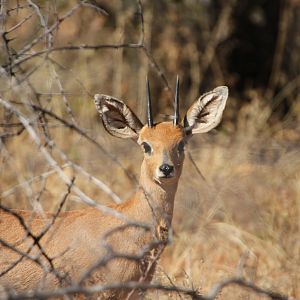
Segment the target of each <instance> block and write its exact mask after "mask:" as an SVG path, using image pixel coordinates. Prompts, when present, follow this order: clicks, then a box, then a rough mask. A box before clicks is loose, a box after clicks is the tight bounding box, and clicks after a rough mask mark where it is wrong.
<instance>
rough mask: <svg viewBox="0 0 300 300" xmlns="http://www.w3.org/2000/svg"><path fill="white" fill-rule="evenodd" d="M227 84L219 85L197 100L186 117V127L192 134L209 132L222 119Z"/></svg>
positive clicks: (226, 95)
mask: <svg viewBox="0 0 300 300" xmlns="http://www.w3.org/2000/svg"><path fill="white" fill-rule="evenodd" d="M227 98H228V88H227V86H219V87H217V88H215V89H214V90H213V91H211V92H208V93H206V94H204V95H202V96H201V97H200V98H199V99H198V100H197V101H195V102H194V103H193V104H192V106H191V107H190V109H189V110H188V111H187V113H186V115H185V117H184V127H185V128H186V130H187V131H190V132H191V133H192V134H195V133H203V132H208V131H209V130H211V129H213V128H215V127H216V126H217V125H218V124H219V123H220V121H221V118H222V114H223V110H224V108H225V104H226V100H227Z"/></svg>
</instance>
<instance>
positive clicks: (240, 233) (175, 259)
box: [0, 1, 300, 300]
mask: <svg viewBox="0 0 300 300" xmlns="http://www.w3.org/2000/svg"><path fill="white" fill-rule="evenodd" d="M66 2H67V1H66ZM49 3H50V2H49ZM74 3H75V1H73V2H72V1H69V2H68V4H65V5H58V6H59V7H58V10H59V12H60V13H63V12H65V11H66V10H67V9H68V8H70V7H71V6H72V5H73V4H74ZM191 3H192V2H191ZM106 5H108V8H109V9H110V12H111V14H112V17H111V18H112V19H113V21H111V19H108V18H105V17H104V16H103V15H99V14H97V13H95V12H94V11H92V10H88V9H84V10H82V11H81V12H79V13H78V14H75V15H74V16H73V17H72V18H70V19H68V20H66V22H64V23H62V25H61V27H60V28H59V30H58V32H57V33H56V40H55V43H56V46H60V45H64V44H68V43H70V44H80V43H87V44H88V43H91V44H92V43H94V44H97V43H98V42H101V43H119V42H122V41H123V39H124V37H126V38H127V39H128V40H136V39H137V38H138V32H139V30H138V29H139V28H138V26H137V25H136V22H137V21H136V20H134V22H133V21H132V18H133V15H134V13H135V12H136V6H132V5H128V6H126V5H124V7H123V6H122V5H117V4H116V3H114V4H111V3H110V2H108V3H106ZM170 7H171V8H170V10H169V13H170V15H169V16H168V21H170V20H171V21H172V20H173V19H174V18H175V19H176V16H177V15H176V10H175V6H172V5H171V6H170ZM153 10H154V7H152V5H151V2H149V3H148V2H147V3H146V4H145V14H144V17H145V27H146V35H145V38H146V40H147V42H149V44H150V41H152V40H153V41H152V42H153V50H152V52H153V54H154V56H155V58H156V59H157V60H158V61H159V63H160V65H161V66H162V67H164V70H165V72H166V75H167V76H168V78H169V79H174V78H175V76H176V74H175V73H176V72H180V70H178V68H179V67H180V65H188V66H191V67H190V68H187V69H188V72H189V73H188V74H187V71H186V70H185V75H187V76H189V79H190V80H191V82H190V84H186V83H184V84H183V89H182V94H184V95H183V97H182V98H184V97H185V95H188V96H187V97H186V98H187V99H185V98H184V102H183V103H182V107H188V106H189V104H190V103H191V101H193V100H194V98H195V97H196V96H197V95H198V90H197V89H198V88H199V86H198V84H199V80H200V79H201V76H203V74H202V73H201V63H200V62H199V61H198V60H199V57H198V55H196V54H195V52H197V49H198V48H197V41H195V40H194V39H193V32H192V30H191V28H190V27H188V26H187V25H186V24H185V25H184V26H183V25H182V27H180V32H183V33H184V34H183V36H187V37H188V39H190V41H189V43H186V44H182V43H179V41H178V40H176V38H175V36H176V32H177V31H176V30H175V29H177V28H175V26H173V25H171V26H170V24H169V25H168V26H167V24H166V26H165V27H164V28H162V29H161V30H162V32H161V33H159V39H155V38H156V36H151V34H153V33H152V31H151V30H152V29H153V28H154V29H155V26H157V24H156V23H155V18H154V17H153ZM189 11H192V10H191V9H190V10H187V12H189ZM177 13H178V12H177ZM195 13H197V12H195ZM204 13H205V12H204ZM25 15H26V13H25V12H24V11H20V12H19V14H18V15H17V16H15V17H12V18H11V19H8V21H7V22H8V23H7V24H8V25H7V26H8V27H11V26H13V25H15V24H17V23H18V22H19V21H20V20H22V18H23V17H24V16H25ZM176 20H177V22H178V24H181V23H180V22H183V21H184V20H180V19H176ZM171 21H170V22H171ZM225 21H226V20H225ZM227 21H228V20H227ZM37 22H38V18H37V17H36V16H35V17H33V18H32V19H31V20H30V21H29V22H27V23H26V24H24V26H22V27H21V28H20V29H19V30H18V31H17V32H16V36H17V37H18V39H16V40H15V41H13V42H12V43H14V44H13V45H14V47H15V48H18V47H19V46H20V45H22V43H23V42H24V41H26V40H27V39H29V37H30V35H32V34H33V32H34V30H33V29H34V26H36V24H37ZM201 22H204V23H205V22H207V21H205V18H203V19H202V21H201ZM171 23H172V22H171ZM187 24H188V23H187ZM227 25H228V24H227ZM178 26H179V25H178ZM199 26H200V28H202V27H201V26H204V27H205V26H208V24H206V25H205V24H204V25H203V24H200V25H199ZM228 26H229V25H228ZM204 27H203V28H204ZM83 28H84V29H85V30H83ZM203 28H202V29H203ZM205 28H206V27H205ZM154 29H153V30H154ZM208 29H209V28H206V30H208ZM225 29H226V30H228V28H227V26H226V27H225ZM225 29H224V30H225ZM190 30H191V32H190ZM197 30H198V29H197ZM226 30H225V31H226ZM124 32H127V33H128V32H130V34H128V36H127V35H125V33H124ZM156 34H157V32H156ZM223 34H224V35H225V36H226V34H227V33H226V32H224V33H223ZM205 36H207V40H209V32H206V33H205V31H204V33H203V39H204V38H205ZM151 39H152V40H151ZM204 40H205V39H204ZM204 44H205V43H204ZM37 48H38V47H37ZM36 50H38V49H36ZM204 50H205V49H204ZM201 55H202V54H201ZM201 55H200V54H199V56H201ZM183 57H184V59H185V60H184V59H183ZM0 58H1V59H2V57H0ZM51 58H53V59H55V60H56V61H58V62H60V63H61V64H62V65H63V66H64V68H61V67H59V66H58V65H56V64H53V63H50V62H49V61H47V60H44V59H42V58H39V59H36V60H31V61H29V62H28V63H26V64H25V65H23V67H24V68H25V70H26V72H30V70H31V68H34V67H36V66H37V65H38V64H39V63H42V65H41V66H40V67H39V68H38V69H37V70H36V71H35V72H34V73H33V74H31V75H30V76H29V79H30V82H31V84H32V85H33V86H34V87H35V88H36V89H37V91H38V92H40V93H42V94H43V95H42V96H41V98H40V101H41V106H43V107H45V108H47V109H49V110H51V111H53V112H55V113H57V114H58V115H59V116H62V117H64V118H65V119H68V120H70V118H69V117H70V116H69V115H68V114H67V113H66V107H65V105H64V103H63V101H62V97H60V96H55V95H53V93H57V92H59V89H58V82H57V80H56V76H54V73H55V72H56V73H57V74H58V77H59V78H60V80H61V83H62V85H63V87H64V90H65V91H66V92H67V93H71V95H68V97H67V99H68V103H69V104H70V106H71V109H72V111H73V113H74V115H75V120H76V121H77V122H78V125H79V127H80V128H82V129H84V130H85V131H86V132H87V133H88V134H89V135H90V136H92V137H95V139H96V140H97V141H98V142H99V143H100V144H101V145H102V146H103V148H104V149H106V150H107V151H109V152H110V153H112V154H114V155H115V156H116V157H118V159H119V161H120V162H121V163H122V165H123V166H124V167H125V168H126V169H127V170H129V171H131V172H132V173H133V174H135V175H136V176H137V177H138V174H139V168H140V162H141V160H142V154H141V151H140V149H139V148H138V146H135V145H134V143H133V142H132V141H123V140H116V139H113V138H111V137H110V136H108V135H107V133H105V132H104V130H103V128H102V126H101V125H100V122H99V119H98V116H97V113H96V111H95V109H94V104H93V101H91V96H89V95H88V94H94V93H96V92H101V93H104V94H112V95H114V96H116V97H121V98H123V99H124V100H125V101H126V103H127V104H129V105H130V106H131V107H132V108H133V109H134V110H135V111H137V113H138V115H139V116H141V117H142V116H143V115H144V103H143V102H144V92H145V86H144V82H145V80H144V78H145V75H146V74H147V73H148V72H149V66H148V63H149V62H148V60H147V58H146V57H145V56H144V55H143V54H142V53H140V52H138V50H133V49H127V50H121V49H119V50H111V49H110V50H103V51H100V52H92V51H81V52H68V53H53V54H52V55H51ZM181 58H182V60H181ZM201 58H202V57H201ZM212 59H214V58H212ZM178 66H179V67H178ZM219 67H220V66H219V61H218V59H217V58H215V60H213V61H212V71H211V72H212V73H213V74H214V78H215V80H214V82H213V83H211V85H214V84H215V83H216V82H217V83H218V84H220V85H221V84H229V88H230V82H227V80H226V79H227V78H225V77H226V76H220V77H218V76H217V75H218V74H219V73H222V72H221V71H222V70H219V69H218V68H219ZM151 70H153V69H151ZM214 70H218V72H219V73H218V72H217V73H214ZM156 73H157V72H156V71H154V72H153V73H151V76H152V77H155V79H156V80H153V81H152V83H153V92H154V93H153V94H154V98H155V99H159V102H158V101H157V102H156V103H157V104H156V105H155V112H157V111H156V110H159V113H167V114H168V113H170V110H171V106H170V99H171V97H170V95H169V93H168V92H166V90H165V89H164V88H163V83H162V81H161V80H160V78H159V76H157V74H156ZM200 74H201V76H200ZM216 74H217V75H216ZM221 75H222V74H221ZM19 76H20V78H22V76H21V75H20V74H19ZM199 76H200V77H199ZM0 80H1V81H0V87H1V96H2V97H5V98H6V99H9V100H13V101H20V102H22V103H28V101H29V100H30V101H35V100H33V95H32V91H30V89H29V88H28V85H27V84H26V82H24V83H22V84H21V85H16V84H15V82H13V81H11V80H10V79H7V78H6V79H5V78H0ZM230 80H234V79H232V78H228V81H230ZM170 81H171V82H172V80H170ZM206 81H207V80H206ZM202 84H203V82H202ZM203 92H204V91H203ZM49 93H50V94H49ZM233 94H235V93H234V92H233ZM262 94H263V93H262V91H260V90H250V91H249V100H250V101H249V103H248V104H246V105H243V106H242V109H241V110H240V111H238V110H237V107H238V105H237V103H239V101H240V100H241V99H235V98H233V97H232V98H229V103H228V108H227V110H226V112H225V117H224V122H223V124H222V126H221V127H220V128H219V129H218V130H217V131H216V132H214V133H212V134H207V135H203V136H201V137H199V136H197V137H194V138H193V140H192V141H191V143H190V145H189V146H188V148H187V149H188V151H190V153H191V155H192V157H193V160H194V162H195V164H196V165H197V166H198V167H199V168H200V170H201V172H202V174H203V175H204V177H205V178H206V180H205V181H204V180H203V178H202V176H201V175H200V174H199V173H198V171H197V170H196V168H195V167H194V165H193V163H192V162H191V161H190V160H189V158H188V156H187V157H186V162H185V167H184V171H183V174H182V179H181V182H180V186H179V190H178V193H177V197H176V204H175V215H174V220H173V226H174V231H175V235H174V240H173V242H172V244H171V245H169V246H168V247H167V249H166V250H165V252H164V253H163V255H162V257H161V260H160V265H159V268H158V270H157V274H156V277H155V280H156V281H161V282H164V283H170V281H172V282H174V283H175V284H178V285H181V286H188V287H196V288H198V289H199V290H200V291H203V292H207V291H208V290H209V289H210V288H211V287H212V285H213V284H214V283H216V282H217V281H219V280H221V279H224V278H228V277H230V276H232V275H243V276H245V278H247V279H249V280H251V281H253V282H255V283H257V284H258V285H259V286H262V287H264V288H271V289H273V290H275V291H278V292H281V293H283V294H286V295H288V296H291V297H295V298H300V273H299V266H300V235H299V232H300V150H299V149H300V148H299V146H300V144H299V141H300V128H299V126H298V127H295V126H294V127H291V126H289V119H285V120H280V121H278V122H276V123H273V124H272V126H269V125H267V124H270V122H268V121H269V119H270V118H271V114H272V107H271V104H266V102H265V101H263V97H262ZM295 97H297V96H295ZM298 97H299V96H298ZM136 99H139V100H136ZM295 99H297V98H295ZM294 102H295V104H293V105H294V106H293V112H294V117H295V119H296V120H299V119H300V118H299V116H300V114H299V101H298V102H297V101H294ZM297 103H298V104H297ZM19 108H20V109H21V110H22V111H23V112H24V113H25V114H26V115H27V116H28V117H29V118H33V121H35V119H34V118H36V115H37V114H35V113H33V112H32V111H31V110H30V109H28V108H26V107H25V105H24V106H19ZM0 113H1V118H3V120H1V122H0V123H2V121H3V122H4V121H6V120H8V122H11V121H17V119H14V118H13V117H10V116H7V114H6V113H5V112H4V110H3V108H0ZM157 118H158V119H159V118H160V116H159V115H158V114H157ZM48 121H49V123H48V128H49V132H50V136H51V139H52V140H53V141H55V143H56V145H57V146H58V148H60V149H62V150H63V151H64V152H65V153H66V154H67V156H68V158H69V159H70V160H71V161H74V162H76V163H77V164H78V165H80V166H82V167H83V168H84V169H85V170H87V171H88V172H89V173H90V174H92V175H94V176H95V177H97V178H99V179H101V180H103V181H104V182H105V183H107V184H108V185H109V186H110V187H111V188H112V190H113V191H114V192H115V193H116V194H118V195H119V196H120V197H121V198H122V199H127V198H129V197H130V196H131V195H132V194H133V193H134V191H135V188H136V185H135V183H133V182H132V181H131V180H130V179H128V178H127V177H126V176H125V174H124V171H123V170H122V169H121V168H120V167H119V166H118V165H117V164H115V163H114V162H113V161H112V160H111V159H110V158H108V156H107V155H105V154H103V153H102V152H101V151H99V150H98V149H97V148H96V147H95V146H94V145H92V144H91V143H89V142H88V141H86V140H85V139H84V138H83V137H82V136H80V135H79V134H76V133H75V132H74V131H72V130H70V129H67V128H65V127H62V126H61V124H59V122H57V121H55V120H53V119H51V118H48ZM293 124H295V123H293ZM35 128H36V130H37V131H38V132H39V134H40V136H41V137H43V131H42V126H41V124H40V123H39V122H36V123H35ZM2 131H3V132H4V131H5V130H4V129H3V130H2ZM0 150H1V152H0V154H1V157H0V159H1V164H0V178H1V180H0V193H1V194H2V193H5V192H7V191H9V190H10V189H12V188H13V189H14V190H13V192H12V193H11V194H10V195H7V196H5V197H2V198H1V199H0V201H1V203H2V204H4V205H6V206H9V207H15V208H25V209H32V208H34V209H40V208H41V207H42V208H43V209H45V210H50V211H53V210H54V209H55V207H57V205H58V204H59V201H60V200H61V198H62V196H63V194H64V193H65V192H66V189H67V187H66V186H65V185H64V184H63V183H62V182H61V180H60V179H59V177H58V175H56V174H55V173H51V170H50V169H49V166H48V164H47V162H46V161H45V160H44V158H43V157H42V155H41V154H40V152H39V151H38V149H37V148H36V146H35V145H34V143H33V142H32V141H31V140H30V138H29V136H28V134H27V133H26V132H24V133H22V134H21V135H19V136H16V137H13V138H11V139H8V140H7V141H6V142H5V144H3V145H2V144H0ZM49 151H51V154H52V155H53V157H54V158H55V159H56V160H57V162H58V163H60V164H61V165H63V164H64V162H63V161H62V160H61V158H60V156H59V154H58V152H57V150H56V148H55V149H53V150H51V149H49ZM64 170H65V172H66V173H67V174H68V175H70V176H75V178H76V179H75V183H76V184H77V185H78V186H79V187H80V188H81V189H82V190H83V191H84V192H86V193H87V194H88V195H89V196H90V197H91V198H93V199H95V200H96V201H97V202H99V203H104V204H109V203H111V200H110V198H109V197H108V196H107V195H106V194H105V193H103V191H101V189H99V188H98V187H97V186H95V185H94V184H93V183H92V182H90V181H89V180H88V179H86V178H84V177H83V176H82V175H80V174H79V173H78V172H75V171H74V170H71V169H70V168H65V169H64ZM48 172H50V173H51V174H50V173H49V174H48ZM45 173H46V174H48V175H47V176H46V177H44V178H43V179H41V178H39V176H40V175H41V174H45ZM24 182H27V184H25V185H22V186H18V185H20V184H22V183H24ZM78 207H84V205H83V204H82V203H80V201H78V198H77V197H76V196H75V195H71V196H70V197H69V199H68V201H67V204H66V206H65V208H64V209H67V210H69V209H75V208H78ZM166 274H167V275H168V276H167V275H166ZM147 297H148V298H149V299H155V298H159V299H163V298H171V299H172V298H173V299H180V297H179V296H178V295H177V294H173V295H169V296H167V295H163V294H162V293H159V295H158V296H157V295H156V292H151V293H149V294H148V296H147ZM261 298H262V297H260V296H258V295H254V294H251V293H248V292H247V291H245V290H241V289H240V288H238V287H232V288H227V289H225V290H224V291H223V292H222V294H221V295H220V298H219V299H251V300H254V299H261Z"/></svg>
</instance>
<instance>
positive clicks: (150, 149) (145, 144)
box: [142, 142, 152, 154]
mask: <svg viewBox="0 0 300 300" xmlns="http://www.w3.org/2000/svg"><path fill="white" fill-rule="evenodd" d="M142 147H143V148H144V152H145V153H147V154H151V152H152V148H151V146H150V145H149V144H148V143H146V142H143V143H142Z"/></svg>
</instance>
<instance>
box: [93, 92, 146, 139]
mask: <svg viewBox="0 0 300 300" xmlns="http://www.w3.org/2000/svg"><path fill="white" fill-rule="evenodd" d="M94 98H95V104H96V108H97V110H98V112H99V113H100V116H101V118H102V121H103V125H104V128H105V129H106V130H107V131H108V132H109V133H110V134H111V135H113V136H116V137H119V138H123V139H124V138H125V139H126V138H132V139H137V138H138V134H139V131H140V129H141V128H142V127H143V125H142V123H141V121H140V120H139V119H138V117H137V116H136V115H135V114H134V113H133V112H132V111H131V109H130V108H129V107H128V106H126V104H124V103H123V102H122V101H121V100H118V99H116V98H113V97H111V96H106V95H99V94H96V95H95V97H94Z"/></svg>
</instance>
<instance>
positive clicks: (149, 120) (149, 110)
mask: <svg viewBox="0 0 300 300" xmlns="http://www.w3.org/2000/svg"><path fill="white" fill-rule="evenodd" d="M146 85H147V124H148V127H149V128H151V127H153V118H152V105H151V94H150V84H149V80H148V77H146Z"/></svg>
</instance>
